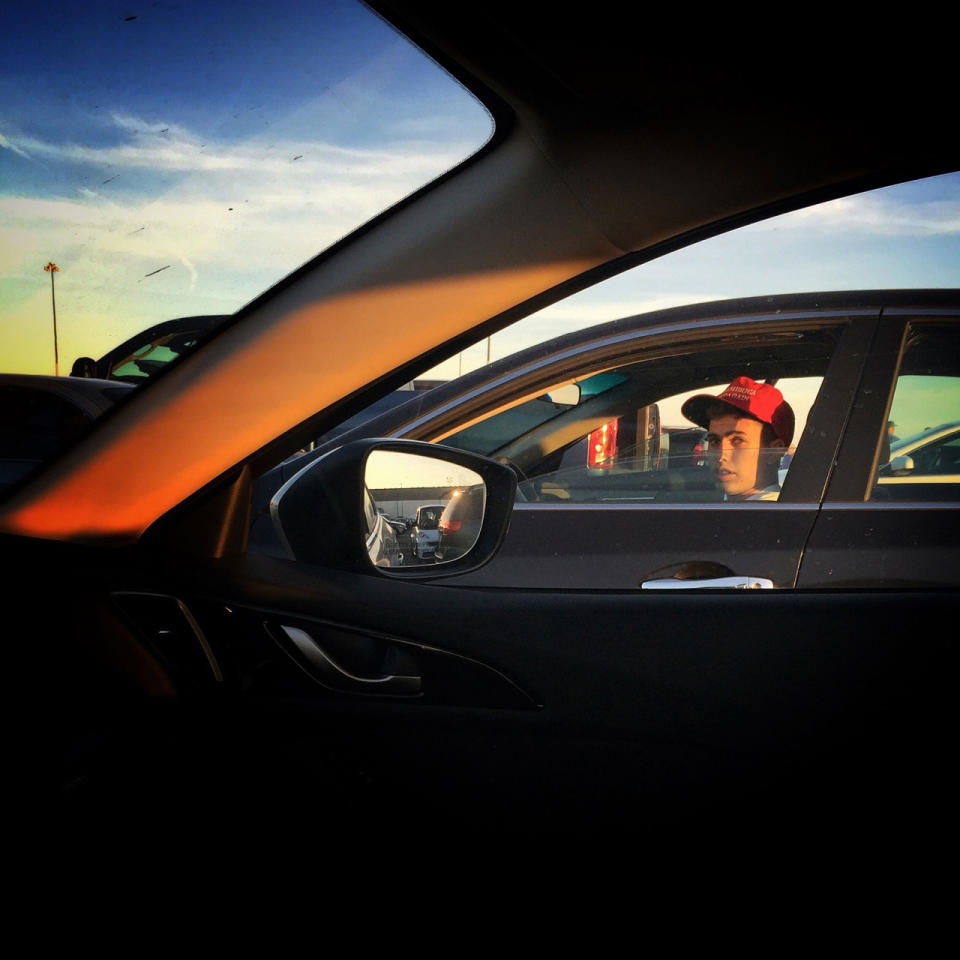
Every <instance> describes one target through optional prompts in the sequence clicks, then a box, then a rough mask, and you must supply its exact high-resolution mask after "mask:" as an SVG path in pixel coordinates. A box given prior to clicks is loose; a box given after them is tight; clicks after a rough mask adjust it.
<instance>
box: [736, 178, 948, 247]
mask: <svg viewBox="0 0 960 960" xmlns="http://www.w3.org/2000/svg"><path fill="white" fill-rule="evenodd" d="M958 194H960V190H958ZM748 229H750V230H759V231H766V230H806V231H815V230H822V231H829V232H831V233H837V232H840V231H843V232H847V233H861V234H862V233H867V234H872V235H874V236H887V237H893V236H901V237H902V236H919V237H922V236H932V235H935V234H946V233H960V195H958V196H957V198H956V199H940V200H927V201H912V202H911V201H907V200H902V199H898V198H896V197H890V196H883V195H879V194H878V193H876V192H871V193H863V194H859V195H857V196H853V197H841V198H840V199H838V200H831V201H829V202H827V203H820V204H817V205H816V206H814V207H806V208H805V209H803V210H796V211H794V212H793V213H788V214H785V215H783V216H781V217H774V218H773V219H771V220H765V221H763V222H761V223H758V224H754V225H753V226H752V227H749V228H748Z"/></svg>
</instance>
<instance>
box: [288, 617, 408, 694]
mask: <svg viewBox="0 0 960 960" xmlns="http://www.w3.org/2000/svg"><path fill="white" fill-rule="evenodd" d="M280 629H281V630H282V631H283V633H284V635H285V636H286V637H287V639H288V640H289V641H290V642H291V643H292V644H293V646H294V647H295V648H296V650H297V653H298V654H299V655H300V656H301V657H302V658H303V660H304V661H305V662H306V663H307V664H308V665H309V667H310V669H311V671H312V672H313V673H314V674H315V676H316V678H317V680H319V681H320V682H321V683H323V684H324V685H325V686H327V687H329V688H330V689H332V690H338V691H340V692H341V693H353V694H357V693H359V694H364V695H366V696H375V697H415V696H417V695H418V694H419V693H420V689H421V677H419V676H407V677H404V676H396V675H392V674H388V675H386V676H379V677H357V676H355V675H354V674H352V673H349V672H348V671H347V670H344V669H343V667H341V666H340V664H338V663H337V662H336V661H335V660H334V659H333V658H332V657H331V656H330V655H329V654H328V653H326V652H325V651H324V650H323V648H322V647H321V646H320V645H319V644H318V643H317V641H316V640H314V639H313V637H311V636H310V634H309V633H307V632H306V631H305V630H301V629H300V628H299V627H285V626H282V625H281V627H280Z"/></svg>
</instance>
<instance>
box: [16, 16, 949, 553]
mask: <svg viewBox="0 0 960 960" xmlns="http://www.w3.org/2000/svg"><path fill="white" fill-rule="evenodd" d="M453 6H454V5H447V7H444V6H442V5H440V4H435V3H423V2H412V0H411V2H407V3H402V2H398V3H379V2H374V3H373V7H374V8H375V9H376V10H378V11H379V12H380V13H381V14H382V15H383V16H384V17H385V18H386V19H387V20H389V21H392V22H395V23H397V24H398V25H399V26H400V27H401V29H404V30H405V32H407V33H408V34H410V35H411V36H412V37H413V38H414V39H415V40H417V41H419V42H420V43H421V44H422V45H423V46H424V47H425V49H426V50H427V51H428V52H429V53H431V54H432V55H433V56H434V57H436V58H437V59H438V60H439V61H440V62H441V63H442V64H444V65H445V66H447V67H448V68H450V69H452V70H453V72H454V73H455V75H456V76H457V77H458V78H459V79H460V80H461V81H462V82H464V83H465V84H466V85H467V86H469V87H470V88H471V89H473V90H474V91H475V92H477V93H478V94H479V95H480V96H481V97H482V98H483V99H484V102H485V103H487V105H488V107H489V108H490V110H491V112H492V113H493V114H494V116H495V117H496V119H497V122H498V127H497V133H496V135H495V136H494V138H493V139H492V140H491V142H490V143H489V144H488V145H487V146H486V147H485V148H484V149H483V150H482V151H480V152H479V153H478V154H476V155H475V156H474V157H472V158H471V159H470V160H468V161H467V162H465V163H464V164H461V165H460V166H459V167H457V168H455V169H454V170H452V171H450V172H449V173H448V174H446V175H445V176H443V177H441V178H440V179H439V180H437V181H434V182H433V183H431V184H429V185H428V186H426V187H424V188H422V189H421V190H419V191H417V192H416V193H414V194H413V195H412V196H410V197H408V198H407V199H406V200H404V201H402V202H401V203H399V204H397V205H396V206H394V207H392V208H390V209H389V210H387V211H385V212H384V213H382V214H381V215H379V216H378V217H376V218H374V220H372V221H371V222H370V223H368V224H367V225H366V226H364V227H363V228H361V229H360V230H358V231H356V232H354V233H353V234H351V235H349V236H347V237H345V238H343V239H342V240H341V241H339V242H338V243H336V244H335V245H334V246H332V247H330V248H329V249H327V250H325V251H324V252H323V253H321V254H319V255H318V256H317V257H315V258H314V259H313V260H311V261H310V262H308V263H307V264H304V265H303V266H302V267H301V268H299V269H298V270H295V271H294V272H293V273H292V274H291V275H290V276H289V277H288V278H286V279H285V280H284V281H282V282H281V283H279V284H277V285H276V286H275V287H273V288H272V289H270V290H268V291H266V292H265V293H264V294H262V295H261V296H260V297H258V298H257V299H256V300H254V301H253V302H252V303H250V304H248V305H247V306H246V307H245V308H243V309H242V310H241V311H239V312H238V313H237V314H236V315H235V316H234V317H233V318H232V319H231V320H230V321H228V322H227V324H226V325H225V326H224V328H222V329H221V330H219V331H218V333H217V334H216V335H215V336H214V337H213V338H212V339H211V340H210V341H209V342H208V343H207V344H206V345H205V346H204V347H202V348H201V349H199V350H197V351H195V352H193V353H191V354H190V355H188V356H186V357H185V358H183V359H182V360H181V361H180V362H179V363H177V364H176V365H174V366H173V368H172V369H169V370H167V371H166V372H165V374H164V376H162V377H159V378H157V379H156V380H155V381H154V382H152V383H148V384H147V385H146V386H145V388H143V389H142V390H140V391H138V393H137V394H135V395H133V396H132V397H131V398H130V400H129V402H127V403H125V404H124V405H123V407H122V408H121V409H118V410H116V411H115V412H114V415H112V416H111V417H109V418H107V419H106V420H105V421H104V422H103V423H102V425H101V426H100V427H99V428H98V429H96V430H94V431H92V432H91V434H90V435H89V436H87V437H86V438H84V440H83V441H81V442H80V443H79V444H78V445H77V446H76V447H74V448H73V449H71V450H70V451H69V452H68V453H67V454H66V455H64V457H62V458H61V459H60V460H59V461H58V462H57V463H55V464H52V465H51V468H50V469H48V470H46V471H45V472H44V473H43V475H42V476H40V477H38V478H37V480H36V481H35V482H34V483H32V484H30V485H28V486H27V487H26V488H24V489H22V490H20V491H18V492H17V493H16V494H15V495H14V496H13V497H12V498H11V499H10V500H8V501H6V502H5V504H4V505H3V510H2V512H0V531H6V532H11V533H18V534H22V535H30V536H38V537H52V538H56V539H63V540H76V541H81V542H88V543H109V544H117V543H132V542H135V541H136V540H138V539H139V538H140V537H141V536H142V535H143V534H144V532H145V531H146V530H148V529H149V528H151V527H152V526H153V525H154V524H157V522H158V521H159V520H160V519H161V518H163V517H166V518H167V522H174V518H175V516H177V515H180V514H179V513H177V511H182V510H183V509H193V508H194V507H195V508H196V509H201V510H202V509H206V508H205V507H202V506H200V504H201V502H203V503H214V502H217V503H220V502H223V501H221V500H218V499H217V498H216V497H214V498H210V497H206V498H204V497H201V496H200V492H201V491H205V490H206V491H212V490H214V489H217V488H223V489H228V488H232V489H234V491H235V492H237V491H240V490H242V488H244V485H245V484H246V485H249V483H250V477H251V475H252V474H256V473H258V472H260V471H262V470H263V469H264V468H266V467H269V466H272V465H273V464H275V463H278V462H279V461H280V460H282V459H283V458H284V457H285V456H287V455H289V454H290V453H292V452H293V451H295V450H296V449H298V448H299V447H301V446H303V444H304V443H305V442H307V441H309V440H310V439H312V438H313V437H316V436H318V435H320V434H321V433H323V432H324V430H325V429H326V428H328V427H329V426H331V425H332V424H333V423H334V422H336V421H337V420H342V419H343V418H344V417H346V416H349V415H351V414H352V413H355V412H357V411H358V410H360V409H362V408H363V406H365V405H367V404H369V403H370V402H371V401H372V400H374V399H376V398H377V397H379V396H382V395H384V394H386V393H387V392H389V391H390V390H392V389H395V388H397V387H399V386H400V385H402V384H403V383H405V382H408V381H409V380H411V379H413V377H414V376H416V375H417V374H418V373H420V372H421V371H423V370H425V369H428V368H429V367H430V366H432V365H433V364H434V363H435V362H437V361H438V360H440V359H443V358H445V357H446V356H449V355H451V354H452V353H455V352H456V351H457V350H458V349H459V348H460V347H462V346H465V345H466V344H467V343H470V342H473V341H474V340H476V339H477V338H478V337H481V336H486V335H487V334H489V333H492V332H495V331H496V330H499V329H501V328H502V327H504V326H506V325H507V324H508V323H510V322H512V321H513V320H515V319H518V318H519V317H521V316H525V315H527V314H529V313H530V312H532V311H533V310H535V309H538V308H540V307H542V306H545V305H546V304H548V303H551V302H553V301H555V300H557V299H559V298H560V297H562V296H564V295H566V294H567V293H570V292H573V291H574V290H577V289H581V288H583V287H584V286H587V285H589V283H591V282H594V281H595V280H597V279H599V278H601V277H603V276H608V275H611V274H613V273H615V272H618V271H619V270H622V269H625V268H626V267H627V266H630V265H632V264H634V263H637V262H641V261H642V260H644V259H649V258H651V257H654V256H657V255H660V254H662V253H664V252H666V251H668V250H670V249H675V248H677V247H679V246H683V245H685V244H687V243H690V242H693V241H694V240H696V239H699V238H701V237H704V236H708V235H712V234H715V233H718V232H720V231H723V230H725V229H730V228H732V227H733V226H736V225H738V224H741V223H745V222H748V221H751V220H755V219H759V218H761V217H763V216H768V215H771V214H772V213H776V212H782V211H783V210H785V209H790V208H793V207H798V206H802V205H805V204H808V203H811V202H815V201H817V200H822V199H827V198H828V197H832V196H839V195H842V194H844V193H849V192H853V191H856V190H861V189H865V188H866V187H867V186H871V185H872V186H879V185H882V184H884V183H890V182H895V181H897V180H901V179H906V178H909V177H914V176H920V175H924V174H931V173H936V172H942V171H944V170H947V169H952V168H953V167H955V166H957V165H958V163H957V158H958V141H957V136H958V134H957V132H956V130H955V125H954V124H951V123H948V122H944V119H943V118H944V112H943V106H944V98H945V96H946V93H945V92H946V91H948V90H951V89H952V86H953V78H952V75H951V63H952V59H951V58H950V57H940V56H938V55H937V54H936V53H935V52H934V53H931V52H930V50H929V49H928V48H924V49H923V51H922V52H923V57H922V58H921V57H919V56H918V57H917V58H915V59H914V60H913V61H912V62H904V61H898V63H897V69H896V70H893V69H889V70H884V69H883V68H882V66H878V62H877V59H878V58H877V52H876V49H875V48H874V47H872V46H871V44H869V43H867V42H865V41H862V42H861V43H859V44H854V45H851V46H849V47H844V48H843V50H842V53H841V52H838V55H837V56H836V57H834V58H831V61H830V69H829V70H828V69H822V65H820V64H819V61H818V66H817V67H816V68H814V69H807V70H799V69H796V68H795V67H796V64H799V63H803V62H805V61H804V60H803V59H801V58H798V59H796V60H794V59H792V58H793V56H794V54H795V51H794V50H793V49H792V48H791V46H789V45H781V46H779V47H778V50H777V55H778V58H779V57H782V59H780V60H778V64H779V65H778V66H771V65H770V64H769V63H767V64H766V69H763V66H762V65H758V63H757V61H756V59H755V58H749V57H747V56H746V55H742V56H741V55H740V54H739V52H738V53H737V55H731V53H730V52H729V51H727V50H720V51H719V52H718V54H714V55H712V56H711V57H708V58H704V56H703V52H702V51H701V50H698V49H696V48H694V47H692V46H688V45H685V44H680V43H679V42H677V41H676V40H675V39H674V41H673V42H672V43H671V45H670V52H669V54H660V55H658V54H656V53H648V52H647V49H646V48H647V46H648V45H647V44H645V43H644V42H643V38H644V37H649V38H651V39H653V38H654V36H656V37H657V38H658V39H662V37H664V36H670V35H669V34H656V35H655V34H654V33H651V32H650V31H651V21H650V19H649V16H648V15H647V14H646V13H642V12H641V11H639V10H637V11H636V12H635V13H634V14H633V15H632V17H633V19H632V20H627V21H624V20H623V19H622V18H617V19H612V18H609V17H607V18H600V17H598V18H597V20H603V21H604V22H603V23H593V22H585V19H589V18H584V17H581V16H576V17H565V18H562V17H556V18H553V19H550V18H544V17H543V15H542V13H541V12H540V11H536V12H534V11H533V10H525V9H523V8H522V5H516V4H514V5H508V4H506V3H502V2H497V3H492V4H489V5H487V4H485V5H484V8H483V11H482V13H479V12H478V13H477V15H476V16H464V10H463V9H460V8H458V9H457V10H456V11H453V9H452V8H453ZM611 44H612V46H611ZM816 49H818V50H820V52H822V48H819V47H818V48H816ZM318 371H321V372H322V375H318ZM225 502H227V503H231V504H236V507H235V508H231V510H232V511H233V512H230V513H229V517H228V518H227V519H225V520H224V521H223V522H224V523H228V524H234V525H235V526H236V527H237V528H238V529H239V528H240V526H241V525H242V517H241V515H240V511H241V508H240V504H243V503H245V502H246V499H245V497H244V496H237V497H229V496H228V497H227V498H226V501H225ZM78 505H80V506H81V507H82V509H78ZM175 508H177V510H175ZM210 509H213V508H212V507H210ZM162 526H163V525H162V524H160V525H159V526H158V527H157V530H159V529H160V528H161V527H162ZM197 526H200V525H197ZM226 540H228V541H229V540H230V538H229V537H228V538H226ZM223 542H225V540H224V538H223V537H222V536H219V535H218V536H217V537H215V538H213V541H211V543H212V544H214V545H211V546H210V549H212V550H216V549H220V547H219V546H216V545H215V544H221V543H223ZM230 542H232V541H230ZM198 549H199V547H198ZM203 549H206V547H203Z"/></svg>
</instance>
